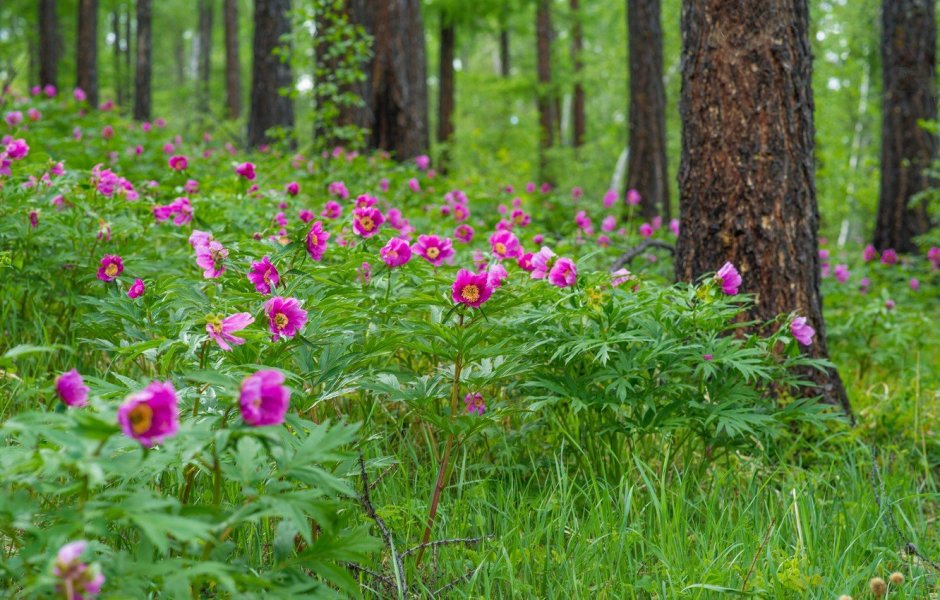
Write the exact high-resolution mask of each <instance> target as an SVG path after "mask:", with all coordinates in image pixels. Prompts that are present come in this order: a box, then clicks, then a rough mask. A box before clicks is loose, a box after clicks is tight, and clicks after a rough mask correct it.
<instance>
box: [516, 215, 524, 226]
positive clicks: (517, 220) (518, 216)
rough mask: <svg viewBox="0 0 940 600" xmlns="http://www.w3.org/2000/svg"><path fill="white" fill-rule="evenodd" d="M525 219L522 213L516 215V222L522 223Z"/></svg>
mask: <svg viewBox="0 0 940 600" xmlns="http://www.w3.org/2000/svg"><path fill="white" fill-rule="evenodd" d="M523 221H525V217H523V216H522V215H516V223H518V224H520V225H522V222H523Z"/></svg>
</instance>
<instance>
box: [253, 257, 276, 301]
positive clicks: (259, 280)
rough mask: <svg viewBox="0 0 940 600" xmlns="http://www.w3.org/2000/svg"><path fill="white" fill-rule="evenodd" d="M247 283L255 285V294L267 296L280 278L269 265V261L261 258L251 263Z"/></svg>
mask: <svg viewBox="0 0 940 600" xmlns="http://www.w3.org/2000/svg"><path fill="white" fill-rule="evenodd" d="M248 281H250V282H251V283H253V284H255V291H256V292H258V293H259V294H265V295H267V294H270V293H271V290H272V289H274V288H275V287H277V284H279V283H280V282H281V276H280V274H279V273H278V272H277V269H276V268H275V267H274V265H273V264H272V263H271V259H270V258H268V257H267V256H263V257H262V258H261V260H259V261H258V262H253V263H251V270H250V271H248Z"/></svg>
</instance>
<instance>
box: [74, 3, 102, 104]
mask: <svg viewBox="0 0 940 600" xmlns="http://www.w3.org/2000/svg"><path fill="white" fill-rule="evenodd" d="M75 70H76V75H77V76H76V81H75V85H76V86H77V87H80V88H82V90H84V92H85V96H86V98H87V99H88V103H89V104H90V105H91V106H93V107H97V106H98V0H79V2H78V48H77V51H76V63H75Z"/></svg>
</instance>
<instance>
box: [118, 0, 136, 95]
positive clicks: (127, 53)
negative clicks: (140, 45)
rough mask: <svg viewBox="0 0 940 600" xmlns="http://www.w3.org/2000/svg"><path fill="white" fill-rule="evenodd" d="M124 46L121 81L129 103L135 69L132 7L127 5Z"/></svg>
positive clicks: (125, 10) (122, 49) (122, 50)
mask: <svg viewBox="0 0 940 600" xmlns="http://www.w3.org/2000/svg"><path fill="white" fill-rule="evenodd" d="M122 12H124V46H123V48H121V52H122V53H123V54H124V79H123V81H122V82H121V87H122V89H123V90H124V98H126V99H127V101H128V103H129V102H130V101H131V90H130V87H131V79H132V78H133V71H131V39H133V38H132V36H131V21H132V20H133V19H131V7H130V6H125V7H124V10H123V11H122Z"/></svg>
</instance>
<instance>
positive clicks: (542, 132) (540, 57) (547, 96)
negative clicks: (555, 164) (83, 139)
mask: <svg viewBox="0 0 940 600" xmlns="http://www.w3.org/2000/svg"><path fill="white" fill-rule="evenodd" d="M535 33H536V55H537V64H538V67H537V70H538V83H539V89H538V109H539V172H540V175H541V177H542V179H543V180H546V181H549V180H550V179H551V177H550V176H549V174H548V150H549V149H550V148H551V147H552V146H554V145H555V119H556V115H555V108H556V105H555V101H554V97H553V96H554V94H553V93H552V56H551V54H552V48H551V40H552V17H551V12H549V0H538V8H537V9H536V11H535Z"/></svg>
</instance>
